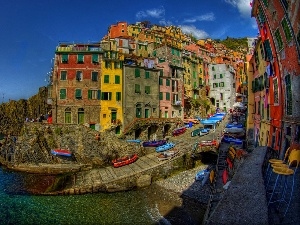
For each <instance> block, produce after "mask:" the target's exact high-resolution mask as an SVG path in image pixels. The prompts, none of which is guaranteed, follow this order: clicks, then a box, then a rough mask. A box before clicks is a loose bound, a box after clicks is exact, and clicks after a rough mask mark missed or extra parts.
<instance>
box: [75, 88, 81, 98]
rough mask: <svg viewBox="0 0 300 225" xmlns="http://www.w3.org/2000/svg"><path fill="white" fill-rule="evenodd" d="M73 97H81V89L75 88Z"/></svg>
mask: <svg viewBox="0 0 300 225" xmlns="http://www.w3.org/2000/svg"><path fill="white" fill-rule="evenodd" d="M75 98H76V99H82V93H81V89H76V90H75Z"/></svg>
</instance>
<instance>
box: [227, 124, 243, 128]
mask: <svg viewBox="0 0 300 225" xmlns="http://www.w3.org/2000/svg"><path fill="white" fill-rule="evenodd" d="M233 127H235V128H243V127H244V125H243V124H240V123H228V124H227V125H226V128H233Z"/></svg>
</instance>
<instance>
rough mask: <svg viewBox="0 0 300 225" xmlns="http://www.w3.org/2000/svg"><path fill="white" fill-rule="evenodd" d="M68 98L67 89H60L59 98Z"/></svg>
mask: <svg viewBox="0 0 300 225" xmlns="http://www.w3.org/2000/svg"><path fill="white" fill-rule="evenodd" d="M66 98H67V89H65V88H63V89H60V90H59V99H66Z"/></svg>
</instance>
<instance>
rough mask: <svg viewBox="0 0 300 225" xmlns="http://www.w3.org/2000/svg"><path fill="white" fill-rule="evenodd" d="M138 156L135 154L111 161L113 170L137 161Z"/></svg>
mask: <svg viewBox="0 0 300 225" xmlns="http://www.w3.org/2000/svg"><path fill="white" fill-rule="evenodd" d="M138 158H139V157H138V155H137V154H136V153H135V154H133V155H130V156H125V157H123V158H118V159H114V160H113V161H112V164H113V166H114V167H115V168H118V167H121V166H125V165H128V164H130V163H133V162H135V161H136V160H137V159H138Z"/></svg>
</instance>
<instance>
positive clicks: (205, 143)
mask: <svg viewBox="0 0 300 225" xmlns="http://www.w3.org/2000/svg"><path fill="white" fill-rule="evenodd" d="M205 146H215V147H218V146H219V142H218V141H217V140H209V141H201V142H200V143H199V147H205Z"/></svg>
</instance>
